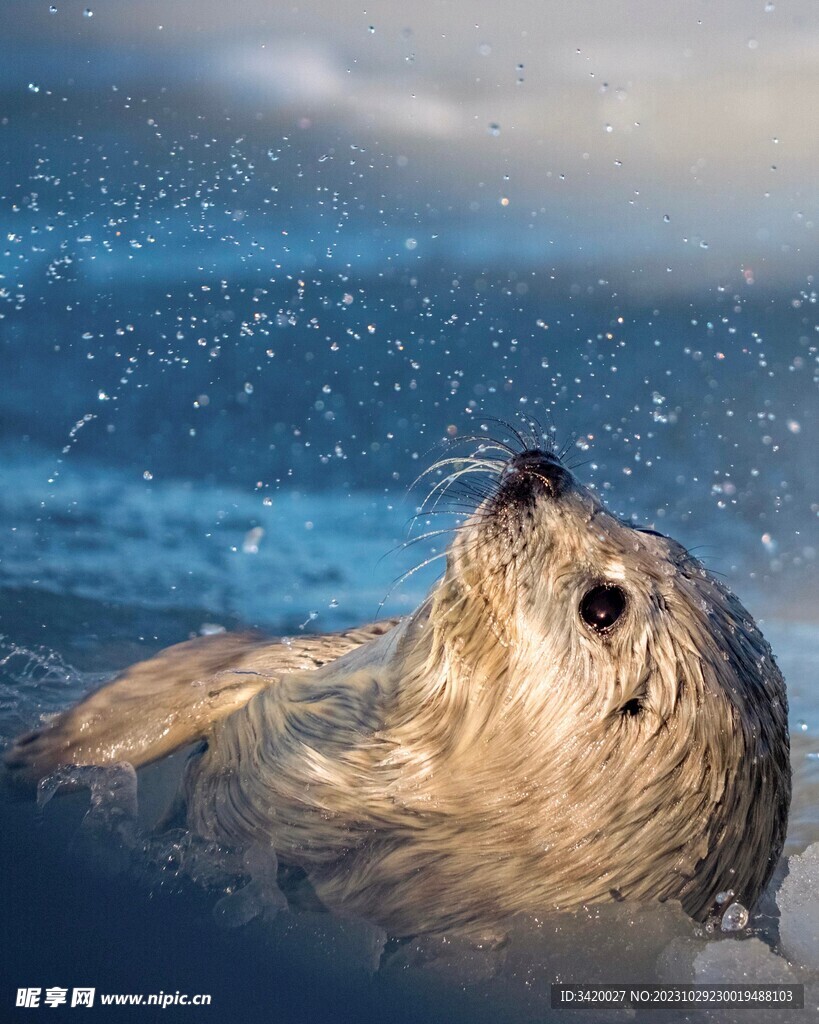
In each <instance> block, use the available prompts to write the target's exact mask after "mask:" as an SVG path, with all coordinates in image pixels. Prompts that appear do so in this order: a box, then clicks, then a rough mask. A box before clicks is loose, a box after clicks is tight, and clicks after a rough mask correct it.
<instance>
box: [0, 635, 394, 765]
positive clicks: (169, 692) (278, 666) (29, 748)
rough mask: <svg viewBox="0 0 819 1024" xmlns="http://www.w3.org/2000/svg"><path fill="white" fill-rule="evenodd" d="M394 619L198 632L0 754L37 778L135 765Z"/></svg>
mask: <svg viewBox="0 0 819 1024" xmlns="http://www.w3.org/2000/svg"><path fill="white" fill-rule="evenodd" d="M393 625H395V621H394V620H393V621H389V620H385V621H383V622H376V623H373V624H372V625H370V626H365V627H363V628H362V629H357V630H351V631H349V632H347V633H337V634H333V635H329V636H302V637H298V638H294V639H293V640H291V641H275V640H270V639H266V638H263V637H260V636H258V635H254V634H249V633H218V634H216V635H214V636H204V637H197V638H196V639H195V640H188V641H186V642H185V643H181V644H177V645H176V646H175V647H169V648H168V649H167V650H165V651H162V652H160V653H159V654H157V655H156V657H154V658H150V659H148V660H147V661H141V662H139V663H138V664H136V665H132V666H131V667H130V668H128V669H126V670H125V671H124V672H123V673H121V675H119V676H118V677H117V678H116V679H114V680H113V681H112V682H111V683H109V684H108V685H106V686H103V687H102V689H100V690H97V691H96V692H95V693H92V694H89V696H87V697H86V698H85V699H84V700H82V701H81V702H80V703H79V704H77V705H75V706H74V707H73V708H69V709H68V711H65V712H63V713H62V714H61V715H59V716H57V718H55V719H54V720H53V721H50V722H48V723H46V724H45V725H43V726H42V727H41V728H40V729H35V730H34V731H33V732H30V733H27V734H26V735H24V736H20V737H18V738H17V739H16V740H15V741H14V743H13V744H12V745H11V747H10V748H9V749H8V750H7V751H6V752H5V753H4V755H3V761H4V763H5V765H6V767H7V768H8V769H9V771H10V772H11V774H12V776H13V777H15V778H17V779H20V780H21V781H25V782H37V781H38V780H39V779H41V778H43V777H44V776H45V775H48V774H50V773H51V772H53V771H54V770H55V769H56V768H58V767H60V766H61V765H111V764H117V763H119V762H123V761H125V762H128V763H129V764H132V765H133V766H134V767H135V768H139V767H140V766H141V765H144V764H148V763H150V762H151V761H156V760H158V759H159V758H162V757H166V756H167V755H168V754H172V753H173V752H174V751H175V750H179V749H180V748H181V747H184V746H187V744H189V743H193V742H195V741H196V740H198V739H202V738H203V737H205V736H207V735H208V733H209V732H210V730H211V729H212V728H213V725H214V724H215V723H216V722H218V721H219V720H220V719H223V718H225V717H227V716H228V715H230V714H232V713H233V712H234V711H237V710H238V709H239V708H242V707H244V706H245V704H247V702H248V701H249V700H250V699H251V697H254V696H255V695H256V694H257V693H258V692H259V691H260V690H263V689H265V688H266V687H268V686H271V685H272V684H274V683H276V682H277V681H278V680H279V679H280V678H281V676H282V675H283V674H285V673H287V672H294V671H299V672H304V671H312V670H313V669H316V668H318V667H319V666H321V665H323V664H326V663H327V662H328V661H332V660H334V659H335V658H337V657H339V656H340V655H342V654H345V653H346V652H347V651H349V650H351V649H353V648H355V647H359V646H361V645H363V644H365V643H367V642H369V641H370V640H372V639H374V638H375V637H377V636H380V635H382V634H383V633H385V632H387V631H389V629H391V628H392V626H393Z"/></svg>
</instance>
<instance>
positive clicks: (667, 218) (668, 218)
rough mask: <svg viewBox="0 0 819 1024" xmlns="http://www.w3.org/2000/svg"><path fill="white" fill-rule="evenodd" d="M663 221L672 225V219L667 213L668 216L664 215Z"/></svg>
mask: <svg viewBox="0 0 819 1024" xmlns="http://www.w3.org/2000/svg"><path fill="white" fill-rule="evenodd" d="M663 221H664V222H665V223H666V224H670V223H671V218H670V217H669V216H668V214H667V213H666V214H664V216H663Z"/></svg>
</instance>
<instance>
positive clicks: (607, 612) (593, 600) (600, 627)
mask: <svg viewBox="0 0 819 1024" xmlns="http://www.w3.org/2000/svg"><path fill="white" fill-rule="evenodd" d="M625 610H626V594H625V591H624V590H623V589H622V588H621V587H617V586H615V585H614V584H611V583H598V584H597V585H596V586H594V587H592V588H591V590H588V591H586V593H585V594H584V596H583V600H582V601H581V602H580V617H581V619H582V620H583V621H584V622H585V623H586V625H587V626H590V627H591V628H592V629H593V630H594V631H595V632H596V633H605V632H606V631H607V630H609V629H611V627H612V626H613V625H614V624H615V622H617V620H618V619H619V618H620V616H621V615H622V614H623V612H624V611H625Z"/></svg>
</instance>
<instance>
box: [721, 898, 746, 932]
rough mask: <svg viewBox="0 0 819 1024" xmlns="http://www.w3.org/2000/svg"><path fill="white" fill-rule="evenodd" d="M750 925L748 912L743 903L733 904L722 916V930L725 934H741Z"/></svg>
mask: <svg viewBox="0 0 819 1024" xmlns="http://www.w3.org/2000/svg"><path fill="white" fill-rule="evenodd" d="M747 924H748V911H747V910H746V909H745V907H743V905H742V904H741V903H732V904H731V905H730V906H729V907H728V909H727V910H726V911H725V913H724V914H723V915H722V921H721V923H720V928H722V930H723V931H724V932H741V931H742V929H743V928H744V927H745V926H746V925H747Z"/></svg>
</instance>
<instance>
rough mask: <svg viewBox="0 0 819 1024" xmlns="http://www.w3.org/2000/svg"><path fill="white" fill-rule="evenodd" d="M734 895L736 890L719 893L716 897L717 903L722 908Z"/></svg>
mask: <svg viewBox="0 0 819 1024" xmlns="http://www.w3.org/2000/svg"><path fill="white" fill-rule="evenodd" d="M733 895H734V890H733V889H725V890H724V891H723V892H718V893H717V895H716V897H715V902H716V903H717V904H718V906H720V907H721V906H722V905H723V904H724V903H727V902H728V900H730V898H731V897H732V896H733Z"/></svg>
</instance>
